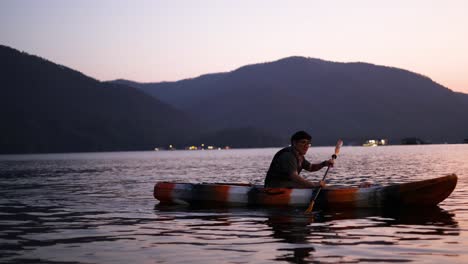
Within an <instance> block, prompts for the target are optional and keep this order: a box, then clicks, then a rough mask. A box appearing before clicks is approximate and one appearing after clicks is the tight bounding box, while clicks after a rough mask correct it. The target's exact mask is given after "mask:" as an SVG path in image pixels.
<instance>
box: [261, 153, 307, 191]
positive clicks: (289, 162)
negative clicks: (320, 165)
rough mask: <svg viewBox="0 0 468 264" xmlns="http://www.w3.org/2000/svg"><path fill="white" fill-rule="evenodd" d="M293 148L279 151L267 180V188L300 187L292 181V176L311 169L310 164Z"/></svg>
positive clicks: (269, 170) (272, 162)
mask: <svg viewBox="0 0 468 264" xmlns="http://www.w3.org/2000/svg"><path fill="white" fill-rule="evenodd" d="M297 155H298V154H296V153H295V151H294V149H293V147H286V148H283V149H282V150H280V151H278V152H277V153H276V154H275V156H274V157H273V160H272V161H271V164H270V168H269V169H268V172H267V175H266V178H265V187H285V188H294V187H300V186H298V185H297V183H295V182H294V181H293V180H292V179H291V175H292V174H293V173H294V172H295V171H296V172H297V174H299V173H301V171H302V169H306V168H309V167H310V162H308V161H307V160H306V159H305V158H304V159H302V162H301V159H300V158H299V157H298V156H297Z"/></svg>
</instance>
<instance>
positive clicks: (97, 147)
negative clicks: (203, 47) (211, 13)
mask: <svg viewBox="0 0 468 264" xmlns="http://www.w3.org/2000/svg"><path fill="white" fill-rule="evenodd" d="M467 113H468V95H467V94H463V93H455V92H453V91H451V90H449V89H447V88H445V87H443V86H441V85H439V84H437V83H435V82H433V81H432V80H431V79H429V78H427V77H425V76H423V75H420V74H415V73H412V72H409V71H406V70H402V69H398V68H391V67H385V66H378V65H372V64H367V63H336V62H329V61H324V60H320V59H311V58H304V57H289V58H285V59H281V60H278V61H274V62H267V63H260V64H253V65H247V66H244V67H241V68H239V69H236V70H234V71H231V72H225V73H214V74H207V75H202V76H200V77H197V78H192V79H185V80H181V81H177V82H164V83H137V82H132V81H127V80H117V81H112V82H100V81H97V80H95V79H93V78H90V77H88V76H85V75H84V74H82V73H80V72H78V71H75V70H73V69H70V68H68V67H66V66H62V65H58V64H55V63H53V62H50V61H48V60H46V59H43V58H40V57H37V56H34V55H29V54H27V53H24V52H19V51H17V50H15V49H12V48H9V47H6V46H2V45H0V118H1V120H2V122H1V125H0V129H1V131H2V133H1V134H0V153H42V152H78V151H122V150H151V149H153V148H155V147H163V148H164V147H167V146H169V145H174V146H175V147H177V148H181V147H184V146H189V145H200V144H202V143H203V144H214V145H217V146H225V145H229V146H231V147H280V146H284V145H287V144H288V143H289V136H290V135H291V134H292V133H293V132H294V131H297V130H307V131H309V132H310V133H311V134H312V135H313V142H314V145H333V144H334V143H335V142H336V140H337V139H338V138H342V139H344V140H345V142H347V143H348V144H350V143H351V144H353V143H354V144H360V143H362V142H363V141H364V140H365V139H369V138H387V139H389V140H390V143H393V144H398V143H400V142H401V139H403V138H420V139H422V140H424V141H425V142H433V143H440V142H449V143H458V142H463V139H466V138H468V124H467V123H466V122H465V119H466V114H467Z"/></svg>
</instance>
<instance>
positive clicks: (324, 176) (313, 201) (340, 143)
mask: <svg viewBox="0 0 468 264" xmlns="http://www.w3.org/2000/svg"><path fill="white" fill-rule="evenodd" d="M342 145H343V140H341V139H340V140H338V142H336V146H335V154H333V155H332V159H333V160H335V159H336V158H337V157H338V153H340V148H341V146H342ZM330 167H331V166H330V165H328V168H327V170H326V171H325V175H323V178H322V181H324V180H325V178H326V177H327V173H328V170H329V169H330ZM321 190H322V187H321V186H320V187H319V188H318V190H317V192H316V193H315V197H314V199H312V201H311V202H310V204H309V207H308V208H307V210H306V211H305V213H306V214H309V213H311V212H312V209H313V208H314V203H315V200H317V197H318V195H319V193H320V191H321Z"/></svg>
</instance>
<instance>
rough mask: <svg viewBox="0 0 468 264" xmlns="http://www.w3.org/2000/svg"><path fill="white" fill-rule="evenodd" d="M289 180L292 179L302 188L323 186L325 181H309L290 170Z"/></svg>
mask: <svg viewBox="0 0 468 264" xmlns="http://www.w3.org/2000/svg"><path fill="white" fill-rule="evenodd" d="M290 178H291V180H293V181H294V182H295V183H297V184H298V185H299V186H301V187H304V188H314V187H319V186H321V187H325V182H324V181H319V182H310V181H308V180H306V179H304V178H302V177H301V176H299V174H297V172H292V173H291V177H290Z"/></svg>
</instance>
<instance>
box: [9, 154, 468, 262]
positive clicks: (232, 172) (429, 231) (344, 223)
mask: <svg viewBox="0 0 468 264" xmlns="http://www.w3.org/2000/svg"><path fill="white" fill-rule="evenodd" d="M277 150H278V149H273V148H271V149H239V150H235V149H234V150H219V151H161V152H122V153H80V154H75V153H70V154H43V155H2V156H0V188H1V189H0V190H1V192H0V262H2V263H185V262H191V263H204V264H205V263H278V262H279V263H287V262H292V263H373V262H381V263H406V262H414V263H467V262H468V253H467V252H466V248H468V192H467V190H468V188H467V185H468V145H426V146H388V147H375V148H366V147H343V149H342V151H341V153H340V154H341V155H340V157H339V159H338V160H337V164H336V167H335V168H333V169H332V170H331V171H330V173H329V176H328V182H329V184H334V185H357V184H359V183H361V182H365V181H368V182H372V183H375V184H390V183H395V182H409V181H413V180H421V179H428V178H432V177H437V176H442V175H446V174H449V173H456V174H457V175H458V176H459V181H458V185H457V188H456V189H455V191H454V193H452V195H451V196H450V197H449V198H448V199H446V200H445V201H443V202H442V203H441V204H440V205H439V206H438V207H435V208H394V209H393V210H348V211H343V210H341V211H333V210H331V211H320V212H318V213H316V214H314V215H312V216H306V215H304V214H303V213H302V212H303V209H302V208H291V209H287V210H285V209H281V210H280V209H274V208H192V207H185V206H161V205H159V204H158V202H157V201H156V200H154V198H153V197H152V190H153V186H154V184H155V183H156V182H157V181H179V182H244V183H257V184H261V183H262V182H263V177H264V175H265V172H266V169H267V168H268V165H269V163H270V160H271V157H272V156H273V155H274V153H275V152H276V151H277ZM332 152H333V147H312V148H311V149H310V151H309V153H308V156H307V158H308V159H309V160H310V161H312V162H320V161H322V160H324V159H327V158H328V157H329V156H330V154H331V153H332ZM323 173H324V171H320V172H314V173H305V174H304V175H303V176H305V177H306V178H308V179H315V180H318V179H319V178H321V177H322V175H323Z"/></svg>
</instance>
